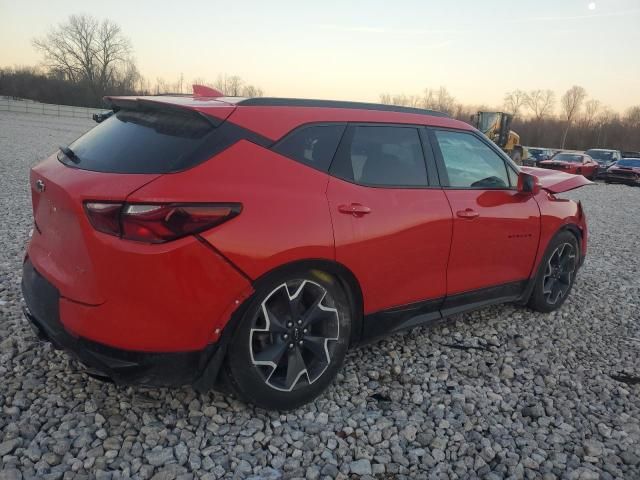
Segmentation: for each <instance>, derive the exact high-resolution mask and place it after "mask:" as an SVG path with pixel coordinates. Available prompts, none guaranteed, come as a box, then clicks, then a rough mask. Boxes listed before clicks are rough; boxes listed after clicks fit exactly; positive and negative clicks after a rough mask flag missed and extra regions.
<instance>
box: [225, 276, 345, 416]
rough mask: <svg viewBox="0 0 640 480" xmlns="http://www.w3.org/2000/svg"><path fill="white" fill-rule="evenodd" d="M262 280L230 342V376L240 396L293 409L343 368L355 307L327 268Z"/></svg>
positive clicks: (322, 388)
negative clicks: (328, 272)
mask: <svg viewBox="0 0 640 480" xmlns="http://www.w3.org/2000/svg"><path fill="white" fill-rule="evenodd" d="M261 283H262V284H261V286H260V287H259V288H257V289H256V292H255V294H254V296H253V298H252V299H251V300H250V303H249V305H248V308H247V309H246V310H245V311H244V314H243V316H242V319H241V321H240V325H239V327H238V329H237V330H236V332H235V333H234V336H233V337H232V340H231V344H230V345H229V353H228V357H227V365H226V373H227V378H228V381H229V384H230V386H231V388H232V390H233V391H234V392H235V393H236V394H237V395H238V397H240V398H241V399H242V400H244V401H246V402H250V403H253V404H255V405H256V406H259V407H263V408H267V409H278V410H289V409H292V408H296V407H298V406H300V405H302V404H304V403H307V402H309V401H311V400H313V399H314V398H315V397H316V396H318V395H319V394H320V393H321V392H322V391H323V390H324V389H325V388H326V387H327V386H328V385H329V384H330V383H331V382H332V380H333V379H334V377H335V376H336V374H337V372H338V370H339V369H340V368H341V367H342V364H343V362H344V358H345V355H346V352H347V348H348V345H349V338H350V335H351V307H350V304H349V301H348V297H347V295H346V294H345V291H344V289H343V287H342V286H341V284H340V282H339V281H337V280H336V279H335V278H334V277H332V276H330V275H327V274H325V273H324V272H318V271H313V270H311V271H300V272H297V273H295V274H287V275H278V276H276V277H272V278H271V279H268V280H267V281H264V282H261Z"/></svg>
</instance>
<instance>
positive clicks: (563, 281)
mask: <svg viewBox="0 0 640 480" xmlns="http://www.w3.org/2000/svg"><path fill="white" fill-rule="evenodd" d="M575 270H576V252H575V248H574V246H573V245H571V244H570V243H562V244H560V245H558V246H557V247H556V249H555V250H554V251H553V253H552V254H551V256H550V257H549V261H548V262H547V268H546V270H545V274H544V276H543V277H542V293H543V295H544V298H545V300H546V302H547V303H548V304H549V305H555V304H556V303H557V302H558V301H559V300H561V299H562V298H563V297H564V296H565V295H566V294H567V292H568V291H569V288H570V287H571V282H572V276H573V273H574V272H575Z"/></svg>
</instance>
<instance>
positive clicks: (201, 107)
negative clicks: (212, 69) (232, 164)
mask: <svg viewBox="0 0 640 480" xmlns="http://www.w3.org/2000/svg"><path fill="white" fill-rule="evenodd" d="M223 98H224V97H223V94H222V92H220V91H218V90H216V89H213V88H210V87H206V86H203V85H194V86H193V95H174V96H158V95H156V96H140V97H136V96H106V97H104V98H103V100H104V102H105V103H106V104H107V105H108V106H109V108H110V109H111V110H113V111H114V112H117V111H118V110H120V109H126V110H163V111H171V110H173V111H176V112H179V113H181V114H184V113H185V112H187V113H189V112H191V113H192V114H196V115H202V116H204V117H205V118H206V119H207V121H208V122H210V123H211V124H212V125H213V126H214V127H217V126H219V125H220V124H221V123H222V122H224V121H225V120H226V119H227V118H228V117H229V115H231V112H233V111H234V110H235V108H236V106H235V105H234V104H232V103H229V102H225V101H224V100H223Z"/></svg>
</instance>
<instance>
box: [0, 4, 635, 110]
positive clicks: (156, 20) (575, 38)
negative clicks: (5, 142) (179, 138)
mask: <svg viewBox="0 0 640 480" xmlns="http://www.w3.org/2000/svg"><path fill="white" fill-rule="evenodd" d="M163 3H164V2H162V1H157V0H156V1H146V0H135V1H134V0H126V1H124V0H103V1H95V0H82V1H77V0H55V1H52V0H50V1H43V0H24V1H22V2H17V1H14V0H11V1H9V0H0V25H1V28H0V66H16V65H35V64H38V62H40V61H41V58H40V56H39V54H38V52H36V51H35V50H34V49H33V47H32V45H31V40H32V39H33V38H34V37H38V36H42V35H44V34H45V33H46V32H47V30H48V29H49V28H50V27H51V26H52V25H55V24H57V23H59V22H62V21H64V20H65V18H67V17H68V16H69V15H71V14H79V13H86V14H90V15H93V16H95V17H98V18H100V19H102V18H109V19H111V20H114V21H115V22H117V23H118V24H119V25H120V26H121V27H122V29H123V31H124V33H125V35H126V36H127V37H129V39H130V40H131V43H132V45H133V47H134V51H135V58H136V61H137V65H138V68H139V70H140V72H141V73H142V75H144V76H145V77H146V78H148V79H149V80H150V81H151V82H152V83H154V82H155V79H156V78H158V77H162V78H164V79H165V80H166V81H168V82H175V81H176V80H177V79H178V77H179V76H180V74H183V75H184V78H185V80H187V81H191V80H192V79H196V78H200V79H206V80H208V81H211V82H212V81H214V80H215V79H216V77H217V76H218V75H219V74H221V73H226V74H232V75H239V76H241V77H242V78H243V79H244V80H245V81H247V82H248V83H251V84H254V85H257V86H259V87H261V88H262V89H263V90H264V92H265V94H267V95H269V96H280V97H304V98H325V99H336V100H355V101H378V99H379V96H380V94H381V93H391V94H401V93H404V94H407V95H411V94H420V93H421V92H423V91H424V89H425V88H438V87H440V86H441V85H442V86H445V87H447V89H448V90H449V92H450V93H451V94H452V95H453V96H454V97H455V98H456V99H457V101H459V102H461V103H464V104H469V105H480V104H483V105H489V106H491V105H495V106H497V105H500V104H501V103H502V99H503V97H504V94H505V92H508V91H511V90H514V89H523V90H531V89H538V88H539V89H552V90H554V91H555V92H556V94H557V95H558V97H559V96H560V95H561V94H562V93H563V92H564V91H566V90H567V89H568V88H569V87H571V86H572V85H575V84H577V85H581V86H583V87H584V88H585V89H586V90H587V92H588V94H589V96H590V98H597V99H599V100H600V101H602V102H603V103H604V104H607V105H610V106H611V107H612V108H614V109H615V110H618V111H624V110H625V109H626V108H628V107H629V106H631V105H637V104H640V54H639V52H640V0H595V1H585V0H537V1H534V0H520V1H513V0H509V1H507V0H483V1H479V0H455V1H453V0H449V1H442V0H438V1H433V0H395V1H389V0H386V1H378V0H366V1H365V0H360V1H350V0H341V1H333V0H322V1H313V2H311V1H300V0H297V1H288V0H286V1H285V0H282V1H278V0H272V1H269V2H267V1H264V0H263V1H249V0H233V1H228V0H227V1H226V2H220V1H217V0H205V1H200V0H190V1H187V2H184V3H182V2H170V3H168V2H167V5H166V6H164V5H163Z"/></svg>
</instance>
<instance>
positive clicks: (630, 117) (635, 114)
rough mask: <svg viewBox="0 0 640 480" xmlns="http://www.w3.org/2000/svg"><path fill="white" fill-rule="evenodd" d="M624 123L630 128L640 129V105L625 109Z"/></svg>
mask: <svg viewBox="0 0 640 480" xmlns="http://www.w3.org/2000/svg"><path fill="white" fill-rule="evenodd" d="M624 121H625V123H626V124H627V125H629V126H630V127H631V128H639V129H640V105H636V106H633V107H630V108H629V109H627V111H626V113H625V116H624ZM639 133H640V132H639Z"/></svg>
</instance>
